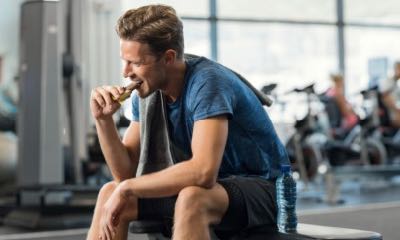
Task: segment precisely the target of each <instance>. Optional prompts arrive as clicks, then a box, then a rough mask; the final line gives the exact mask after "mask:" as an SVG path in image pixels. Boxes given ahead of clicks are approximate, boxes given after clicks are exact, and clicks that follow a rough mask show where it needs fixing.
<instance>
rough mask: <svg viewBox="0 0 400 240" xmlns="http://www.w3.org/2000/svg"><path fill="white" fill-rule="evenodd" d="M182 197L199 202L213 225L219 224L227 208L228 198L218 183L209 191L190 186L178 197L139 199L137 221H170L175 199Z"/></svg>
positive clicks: (172, 215)
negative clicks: (208, 214)
mask: <svg viewBox="0 0 400 240" xmlns="http://www.w3.org/2000/svg"><path fill="white" fill-rule="evenodd" d="M183 195H186V196H185V198H186V199H189V200H188V201H192V200H193V201H201V203H200V204H201V205H203V207H205V208H206V209H207V211H208V212H209V213H210V214H211V216H212V217H213V222H215V223H218V222H220V220H221V219H222V217H223V216H224V214H225V212H226V211H227V208H228V201H229V198H228V195H227V192H226V190H225V188H223V187H222V186H221V185H220V184H219V183H217V184H215V186H214V187H213V188H211V189H205V188H201V187H194V186H192V187H187V188H184V189H182V190H181V192H180V193H179V195H178V196H173V197H165V198H144V199H139V201H138V219H139V220H165V219H172V218H173V217H174V212H175V205H176V202H177V199H178V197H182V196H183ZM190 198H191V199H190Z"/></svg>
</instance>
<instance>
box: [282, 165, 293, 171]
mask: <svg viewBox="0 0 400 240" xmlns="http://www.w3.org/2000/svg"><path fill="white" fill-rule="evenodd" d="M290 170H291V167H290V165H287V164H283V165H281V172H283V173H289V172H290Z"/></svg>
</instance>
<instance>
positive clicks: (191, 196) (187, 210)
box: [175, 186, 207, 216]
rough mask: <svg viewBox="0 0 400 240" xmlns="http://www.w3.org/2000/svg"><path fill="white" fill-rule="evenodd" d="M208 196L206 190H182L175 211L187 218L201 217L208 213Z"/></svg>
mask: <svg viewBox="0 0 400 240" xmlns="http://www.w3.org/2000/svg"><path fill="white" fill-rule="evenodd" d="M206 198H207V196H206V194H205V189H202V188H200V187H194V186H193V187H186V188H184V189H182V190H181V191H180V192H179V194H178V198H177V200H176V204H175V211H176V213H177V214H178V215H179V213H182V214H185V215H186V216H190V215H193V216H199V214H204V213H206V210H207V206H206Z"/></svg>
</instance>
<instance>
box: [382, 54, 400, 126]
mask: <svg viewBox="0 0 400 240" xmlns="http://www.w3.org/2000/svg"><path fill="white" fill-rule="evenodd" d="M393 67H394V69H393V71H394V72H393V76H391V77H388V78H385V79H382V80H381V81H380V82H379V92H380V95H381V96H380V97H381V99H380V100H381V101H382V104H383V106H384V108H385V109H384V111H387V118H388V119H387V121H388V125H390V126H391V127H394V128H399V127H400V107H399V104H398V102H399V101H400V88H399V86H398V80H399V79H400V61H397V62H395V63H394V65H393Z"/></svg>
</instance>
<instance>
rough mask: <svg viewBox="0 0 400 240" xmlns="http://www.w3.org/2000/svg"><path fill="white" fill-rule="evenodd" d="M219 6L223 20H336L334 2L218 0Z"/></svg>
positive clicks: (317, 0) (325, 0)
mask: <svg viewBox="0 0 400 240" xmlns="http://www.w3.org/2000/svg"><path fill="white" fill-rule="evenodd" d="M217 4H218V5H217V10H218V16H219V17H222V18H224V17H229V18H256V19H257V18H261V19H286V20H298V21H299V20H301V21H316V20H317V21H330V22H334V21H335V20H336V12H335V1H333V0H324V1H320V0H280V1H276V0H251V1H246V0H217Z"/></svg>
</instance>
